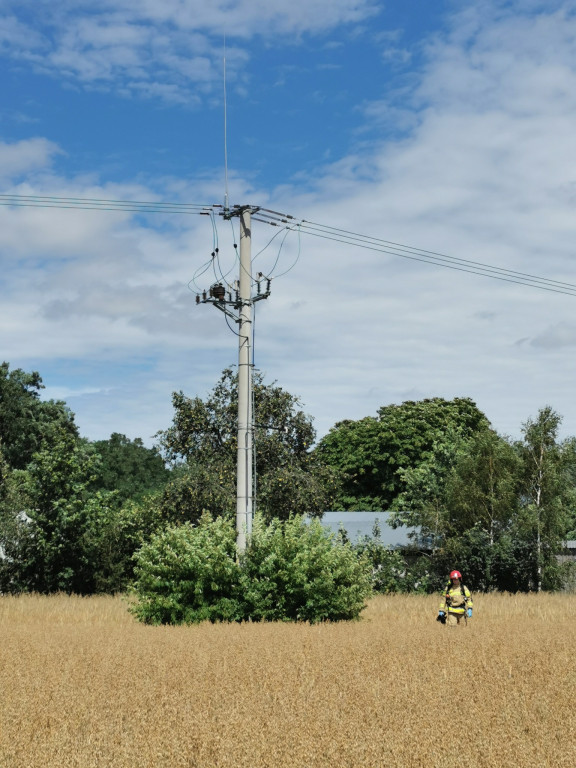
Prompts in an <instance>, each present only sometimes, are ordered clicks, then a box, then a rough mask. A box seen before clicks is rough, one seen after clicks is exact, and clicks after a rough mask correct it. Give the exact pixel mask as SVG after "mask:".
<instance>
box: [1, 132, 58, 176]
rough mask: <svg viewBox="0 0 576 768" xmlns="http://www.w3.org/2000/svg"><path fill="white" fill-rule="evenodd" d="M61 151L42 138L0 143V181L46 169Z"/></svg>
mask: <svg viewBox="0 0 576 768" xmlns="http://www.w3.org/2000/svg"><path fill="white" fill-rule="evenodd" d="M60 153H61V150H60V149H59V148H58V147H57V146H56V144H54V143H53V142H51V141H48V140H47V139H44V138H41V137H39V138H35V139H27V140H25V141H16V142H13V143H7V142H2V141H0V179H3V180H7V179H14V178H17V177H20V176H23V175H24V174H28V173H31V172H33V171H38V170H41V169H45V168H48V167H49V166H50V165H51V163H52V158H53V157H54V156H55V155H58V154H60Z"/></svg>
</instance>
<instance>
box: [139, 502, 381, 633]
mask: <svg viewBox="0 0 576 768" xmlns="http://www.w3.org/2000/svg"><path fill="white" fill-rule="evenodd" d="M135 560H136V567H135V575H136V580H135V583H134V592H135V594H136V597H137V602H136V603H135V605H134V606H133V607H132V609H131V610H132V612H133V613H134V615H135V616H136V617H137V618H138V619H140V620H141V621H144V622H146V623H148V624H191V623H198V622H201V621H205V620H208V621H241V620H251V621H309V622H319V621H342V620H350V619H356V618H358V617H359V615H360V612H361V611H362V609H363V608H364V606H365V601H366V598H367V597H368V595H369V594H370V593H371V585H370V575H369V566H368V564H367V562H366V560H365V559H364V558H362V557H358V556H357V555H356V554H355V553H354V551H353V550H352V548H351V547H350V545H348V544H342V543H339V542H338V541H336V539H335V537H334V536H333V534H331V533H330V532H329V531H327V530H326V529H324V528H323V527H322V526H321V525H320V523H318V522H317V521H313V522H312V523H311V524H310V525H307V524H306V523H305V522H304V520H303V519H302V518H301V517H293V518H290V519H289V520H287V521H283V522H282V521H277V520H276V521H273V522H272V523H271V524H270V525H265V524H264V522H263V521H262V520H259V519H257V520H256V521H255V523H254V530H253V535H252V537H251V543H250V546H249V548H248V550H247V552H246V553H245V555H244V557H243V558H242V563H241V564H238V563H237V561H236V547H235V532H234V529H233V526H232V523H231V522H229V521H227V520H225V519H223V518H216V519H215V520H212V518H210V517H209V516H208V515H204V516H203V517H202V518H201V520H200V521H199V523H198V525H197V526H193V525H191V524H189V523H186V524H184V525H182V526H178V527H172V528H168V529H166V530H165V531H163V532H162V533H159V534H157V535H155V536H153V537H152V539H151V540H150V542H149V543H147V544H145V545H144V546H143V547H142V548H141V549H140V550H139V551H138V553H137V554H136V556H135Z"/></svg>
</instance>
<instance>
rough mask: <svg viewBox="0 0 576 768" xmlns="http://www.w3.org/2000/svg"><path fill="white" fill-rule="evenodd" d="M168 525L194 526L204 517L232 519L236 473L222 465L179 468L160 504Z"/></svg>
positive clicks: (165, 490) (233, 469) (194, 465)
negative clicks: (190, 524) (188, 523)
mask: <svg viewBox="0 0 576 768" xmlns="http://www.w3.org/2000/svg"><path fill="white" fill-rule="evenodd" d="M160 509H161V514H162V518H163V519H164V520H165V521H166V522H168V523H176V524H180V523H183V522H186V521H188V522H191V523H197V522H198V520H199V519H200V517H201V516H202V514H203V513H205V512H208V513H209V514H211V515H213V516H216V515H224V516H231V515H232V514H233V513H234V511H235V509H236V470H235V468H234V467H231V466H226V464H224V463H222V464H220V465H217V464H208V465H203V464H200V463H196V462H193V463H192V462H191V463H189V464H188V465H187V466H185V467H184V466H178V467H176V469H174V470H173V471H172V476H171V479H170V481H169V482H168V484H167V485H166V487H165V488H164V491H163V492H162V496H161V500H160Z"/></svg>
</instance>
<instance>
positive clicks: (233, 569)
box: [132, 515, 243, 624]
mask: <svg viewBox="0 0 576 768" xmlns="http://www.w3.org/2000/svg"><path fill="white" fill-rule="evenodd" d="M135 561H136V566H135V569H134V571H135V577H136V580H135V584H134V591H135V594H136V595H137V598H138V601H137V602H136V603H135V604H134V606H133V607H132V612H133V613H134V615H135V616H136V617H137V618H138V619H139V620H140V621H143V622H145V623H147V624H196V623H199V622H201V621H236V620H239V619H241V618H243V615H242V606H241V602H240V600H239V591H240V590H239V585H240V569H239V568H238V565H237V563H236V542H235V534H234V529H233V527H232V525H231V523H230V522H229V521H227V520H224V519H223V518H216V519H215V520H212V518H210V517H209V516H208V515H205V516H203V517H202V518H201V520H200V521H199V524H198V525H197V526H193V525H191V524H190V523H185V524H184V525H181V526H171V527H169V528H167V529H165V530H163V531H161V532H160V533H158V534H156V535H154V536H152V538H151V540H150V541H149V542H148V543H146V544H144V545H143V546H142V548H141V549H140V550H139V551H138V552H137V553H136V555H135Z"/></svg>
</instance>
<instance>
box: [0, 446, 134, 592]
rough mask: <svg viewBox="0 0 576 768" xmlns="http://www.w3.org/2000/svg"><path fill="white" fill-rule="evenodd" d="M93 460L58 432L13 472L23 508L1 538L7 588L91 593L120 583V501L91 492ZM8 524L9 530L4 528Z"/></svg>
mask: <svg viewBox="0 0 576 768" xmlns="http://www.w3.org/2000/svg"><path fill="white" fill-rule="evenodd" d="M97 465H98V458H97V456H96V455H95V454H94V453H93V452H92V450H91V449H90V448H89V447H87V446H86V445H85V444H84V443H82V442H81V441H78V440H77V439H76V438H75V437H73V436H71V435H70V434H68V433H67V432H63V433H61V434H60V435H59V437H58V438H54V439H53V441H52V443H51V446H50V448H48V447H45V448H43V449H41V450H40V451H38V452H37V453H35V454H34V455H33V457H32V461H31V462H30V464H29V465H28V468H27V470H26V471H20V473H19V474H17V475H16V478H17V479H18V480H19V497H20V500H21V502H22V506H21V507H20V509H19V510H18V511H15V510H13V514H12V528H11V530H12V534H13V535H12V536H11V537H10V541H6V545H7V550H6V551H7V554H8V555H9V563H10V568H9V569H8V571H9V573H6V572H5V573H4V581H5V582H6V580H8V581H9V588H10V590H11V591H22V590H24V591H30V590H35V591H38V592H57V591H65V592H77V593H80V594H87V593H92V592H95V591H100V590H107V591H110V590H113V589H114V588H115V587H116V588H117V587H119V586H121V585H119V584H118V583H117V582H118V578H119V575H120V573H121V571H122V567H121V565H120V563H119V562H118V561H119V558H121V551H122V546H121V541H120V539H121V537H120V536H119V527H120V526H121V523H120V521H119V518H118V505H117V502H116V497H115V495H114V494H110V493H103V492H100V491H94V490H93V488H92V483H93V481H94V478H95V475H96V473H97ZM9 530H10V528H9Z"/></svg>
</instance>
